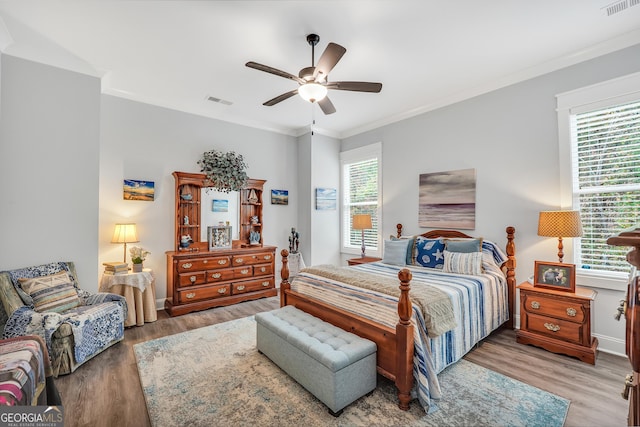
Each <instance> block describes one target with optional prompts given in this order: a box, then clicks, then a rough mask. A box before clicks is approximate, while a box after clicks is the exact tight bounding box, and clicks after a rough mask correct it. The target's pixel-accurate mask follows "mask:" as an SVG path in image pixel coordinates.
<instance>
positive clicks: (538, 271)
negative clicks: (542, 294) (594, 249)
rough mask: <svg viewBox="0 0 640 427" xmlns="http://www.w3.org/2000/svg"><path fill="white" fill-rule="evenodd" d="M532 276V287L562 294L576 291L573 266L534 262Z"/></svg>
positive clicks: (559, 263) (574, 268) (574, 267)
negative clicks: (561, 292) (553, 290)
mask: <svg viewBox="0 0 640 427" xmlns="http://www.w3.org/2000/svg"><path fill="white" fill-rule="evenodd" d="M534 275H535V276H534V280H533V286H537V287H540V288H548V289H555V290H556V291H563V292H572V293H573V292H575V291H576V266H575V264H565V263H562V262H546V261H536V262H535V268H534Z"/></svg>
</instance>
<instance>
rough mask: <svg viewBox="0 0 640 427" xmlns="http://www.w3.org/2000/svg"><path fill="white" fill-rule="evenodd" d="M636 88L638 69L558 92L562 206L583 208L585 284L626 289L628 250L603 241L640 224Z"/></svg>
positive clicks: (579, 247)
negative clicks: (613, 77) (610, 78)
mask: <svg viewBox="0 0 640 427" xmlns="http://www.w3.org/2000/svg"><path fill="white" fill-rule="evenodd" d="M639 88H640V73H635V74H631V75H629V76H625V77H621V78H618V79H614V80H610V81H607V82H603V83H600V84H596V85H593V86H589V87H586V88H582V89H577V90H574V91H571V92H566V93H563V94H560V95H558V96H557V98H558V130H559V137H560V138H559V141H560V147H559V150H560V162H561V165H563V167H561V169H560V174H561V185H562V188H561V198H562V200H561V202H562V203H561V206H562V207H563V209H567V208H569V207H572V208H573V209H578V210H579V211H580V217H581V219H582V227H583V236H582V237H581V238H580V239H576V240H575V242H576V243H575V246H574V251H573V258H574V259H573V262H574V263H575V264H576V265H577V267H578V270H577V274H578V276H579V277H582V281H581V283H582V284H584V285H586V286H600V285H602V287H611V288H612V289H622V288H621V287H620V286H626V280H625V279H626V276H627V274H628V272H629V268H630V266H629V264H628V263H627V262H626V261H625V254H626V252H627V251H628V250H629V248H627V247H619V246H609V245H607V242H606V240H607V238H608V237H609V236H611V235H613V234H616V233H619V232H620V231H622V230H624V229H625V228H630V227H638V226H640V90H639ZM598 278H599V279H598ZM603 280H604V281H607V280H608V282H606V283H605V282H603Z"/></svg>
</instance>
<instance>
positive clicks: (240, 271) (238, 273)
mask: <svg viewBox="0 0 640 427" xmlns="http://www.w3.org/2000/svg"><path fill="white" fill-rule="evenodd" d="M231 270H232V271H233V278H234V279H248V278H250V277H253V267H252V266H250V265H247V266H244V267H236V268H232V269H231Z"/></svg>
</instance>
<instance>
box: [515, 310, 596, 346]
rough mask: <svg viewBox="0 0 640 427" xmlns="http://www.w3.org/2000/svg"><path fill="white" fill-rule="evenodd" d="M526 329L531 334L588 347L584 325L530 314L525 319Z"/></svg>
mask: <svg viewBox="0 0 640 427" xmlns="http://www.w3.org/2000/svg"><path fill="white" fill-rule="evenodd" d="M525 321H526V323H527V325H526V328H527V330H528V331H530V332H536V333H539V334H542V335H546V336H548V337H553V338H557V339H559V340H564V341H569V342H573V343H576V344H580V345H588V344H590V343H585V342H584V338H583V336H584V325H582V324H580V323H573V322H567V321H564V320H560V319H555V318H553V317H547V316H537V315H535V314H529V315H527V316H526V319H525Z"/></svg>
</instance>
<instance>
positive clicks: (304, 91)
mask: <svg viewBox="0 0 640 427" xmlns="http://www.w3.org/2000/svg"><path fill="white" fill-rule="evenodd" d="M298 94H299V95H300V97H302V99H304V100H305V101H309V102H311V103H313V102H317V101H320V100H322V99H324V97H325V96H327V88H326V87H325V86H323V85H320V84H318V83H305V84H303V85H302V86H300V87H299V88H298Z"/></svg>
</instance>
